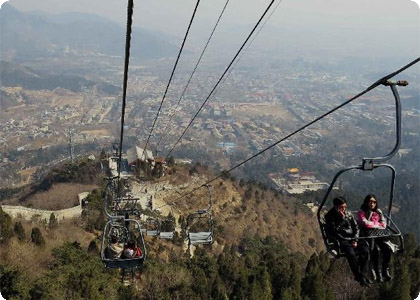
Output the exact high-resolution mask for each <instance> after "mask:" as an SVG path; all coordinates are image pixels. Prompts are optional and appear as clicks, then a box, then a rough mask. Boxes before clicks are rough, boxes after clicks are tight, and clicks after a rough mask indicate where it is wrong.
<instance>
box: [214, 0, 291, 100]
mask: <svg viewBox="0 0 420 300" xmlns="http://www.w3.org/2000/svg"><path fill="white" fill-rule="evenodd" d="M282 1H283V0H280V1H279V3H277V5H276V7H274V9H273V10H272V12H271V13H270V15H269V16H268V17H267V18H266V19H265V21H264V23H263V24H262V25H261V26H260V28H259V29H258V31H257V33H256V34H255V35H254V37H253V38H252V40H251V41H250V42H249V43H248V45H247V46H246V48H245V49H244V50H243V51H242V53H241V56H239V58H238V59H237V60H236V61H235V63H234V64H233V66H232V68H230V70H229V72H228V73H227V74H226V76H225V78H223V81H222V82H221V83H220V85H219V87H218V89H217V90H216V92H215V93H217V92H219V90H220V87H221V86H223V85H224V84H225V82H226V80H227V78H228V77H229V75H230V74H231V73H232V71H233V70H234V69H235V68H236V66H237V65H238V64H239V62H240V61H241V59H242V58H243V57H244V55H245V53H246V52H247V51H248V49H249V48H250V47H251V45H252V44H253V43H254V41H255V39H256V38H257V37H258V35H259V34H260V33H261V31H262V30H263V28H264V27H265V25H266V24H267V23H268V21H269V20H270V19H271V17H272V16H273V14H274V13H275V12H276V10H277V8H278V7H279V6H280V4H281V3H282Z"/></svg>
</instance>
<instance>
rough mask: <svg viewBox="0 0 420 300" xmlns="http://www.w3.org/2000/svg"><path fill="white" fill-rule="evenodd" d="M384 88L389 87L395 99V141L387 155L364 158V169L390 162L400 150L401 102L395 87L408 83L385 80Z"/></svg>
mask: <svg viewBox="0 0 420 300" xmlns="http://www.w3.org/2000/svg"><path fill="white" fill-rule="evenodd" d="M383 85H384V86H389V87H390V88H391V90H392V94H393V95H394V98H395V117H396V120H395V123H396V128H395V134H396V141H395V146H394V148H393V149H392V150H391V152H389V153H388V154H387V155H384V156H379V157H374V158H364V159H363V167H364V168H366V169H369V168H372V166H373V165H375V164H379V163H382V162H385V161H388V160H390V159H391V158H392V157H393V156H394V155H395V154H397V152H398V150H399V149H400V145H401V100H400V95H399V94H398V90H397V86H407V85H408V81H406V80H398V81H392V80H387V81H385V82H384V83H383Z"/></svg>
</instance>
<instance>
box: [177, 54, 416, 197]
mask: <svg viewBox="0 0 420 300" xmlns="http://www.w3.org/2000/svg"><path fill="white" fill-rule="evenodd" d="M419 61H420V57H419V58H417V59H415V60H413V61H412V62H410V63H409V64H407V65H405V66H404V67H402V68H401V69H399V70H397V71H395V72H393V73H391V74H388V75H386V76H384V77H382V78H381V79H379V80H378V81H376V82H375V83H373V84H372V85H370V86H369V87H368V88H367V89H365V90H364V91H362V92H360V93H359V94H357V95H356V96H354V97H353V98H351V99H349V100H347V101H345V102H343V103H342V104H340V105H338V106H336V107H335V108H333V109H331V110H329V111H328V112H326V113H324V114H322V115H321V116H319V117H317V118H315V119H313V120H312V121H310V122H309V123H307V124H306V125H304V126H302V127H300V128H299V129H296V130H295V131H293V132H292V133H290V134H288V135H286V136H285V137H283V138H282V139H280V140H278V141H277V142H275V143H273V144H271V145H270V146H268V147H266V148H264V149H263V150H261V151H259V152H258V153H256V154H254V155H252V156H250V157H249V158H247V159H245V160H244V161H242V162H240V163H238V164H236V165H235V166H233V167H231V168H230V169H229V170H226V171H223V172H221V173H220V174H219V175H217V176H215V177H214V178H212V179H210V180H208V181H207V182H205V183H203V184H202V185H200V186H198V187H196V188H195V189H193V190H192V191H190V192H188V193H186V194H184V195H182V196H180V197H178V198H177V199H175V200H174V201H173V202H175V201H178V200H180V199H182V198H184V197H186V196H188V195H191V194H192V193H194V192H196V191H197V190H199V189H201V188H202V187H205V186H207V185H208V184H210V183H212V182H213V181H215V180H217V179H219V178H220V177H222V176H223V175H224V174H226V173H229V172H231V171H233V170H234V169H236V168H239V167H240V166H242V165H243V164H245V163H247V162H248V161H250V160H251V159H254V158H255V157H257V156H259V155H261V154H263V153H264V152H266V151H268V150H270V149H271V148H273V147H274V146H276V145H278V144H279V143H281V142H284V141H285V140H287V139H289V138H291V137H292V136H294V135H295V134H297V133H299V132H300V131H302V130H304V129H305V128H307V127H309V126H311V125H313V124H314V123H316V122H318V121H320V120H321V119H323V118H325V117H327V116H328V115H330V114H332V113H333V112H335V111H336V110H338V109H340V108H342V107H344V106H346V105H347V104H349V103H351V102H353V101H354V100H356V99H357V98H359V97H360V96H362V95H364V94H366V93H367V92H369V91H371V90H373V89H374V88H376V87H378V86H379V85H382V84H385V83H386V81H387V80H388V79H391V78H392V77H394V76H396V75H398V74H399V73H401V72H403V71H404V70H406V69H408V68H410V67H411V66H413V65H415V64H416V63H418V62H419Z"/></svg>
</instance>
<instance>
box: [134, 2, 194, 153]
mask: <svg viewBox="0 0 420 300" xmlns="http://www.w3.org/2000/svg"><path fill="white" fill-rule="evenodd" d="M199 4H200V0H197V3H196V5H195V8H194V12H193V14H192V17H191V20H190V23H189V24H188V28H187V32H186V33H185V36H184V40H183V41H182V45H181V48H180V49H179V52H178V57H177V58H176V61H175V65H174V67H173V69H172V73H171V76H170V78H169V82H168V84H167V85H166V89H165V93H164V94H163V97H162V101H161V102H160V106H159V109H158V111H157V114H156V117H155V119H154V120H153V124H152V128H151V129H150V133H149V136H148V137H147V141H146V145H145V146H144V149H143V153H142V155H141V156H142V157H143V155H144V153H145V151H146V148H147V145H148V144H149V141H150V137H151V136H152V133H153V129H154V128H155V124H156V121H157V119H158V117H159V113H160V111H161V109H162V105H163V101H165V97H166V94H167V93H168V89H169V86H170V85H171V81H172V78H173V76H174V73H175V70H176V67H177V65H178V62H179V58H180V57H181V53H182V50H183V49H184V45H185V41H186V40H187V37H188V33H189V32H190V28H191V25H192V23H193V21H194V17H195V13H196V12H197V8H198V5H199Z"/></svg>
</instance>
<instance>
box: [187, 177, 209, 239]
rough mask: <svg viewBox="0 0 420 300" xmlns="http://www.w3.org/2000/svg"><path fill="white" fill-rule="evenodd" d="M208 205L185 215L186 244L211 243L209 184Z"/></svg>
mask: <svg viewBox="0 0 420 300" xmlns="http://www.w3.org/2000/svg"><path fill="white" fill-rule="evenodd" d="M207 191H208V199H209V207H208V208H207V209H200V210H197V211H196V212H193V213H191V214H190V215H188V217H187V230H186V231H187V239H188V245H194V246H197V245H210V244H212V243H213V215H212V213H211V209H212V205H213V202H212V193H211V186H210V185H207Z"/></svg>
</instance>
